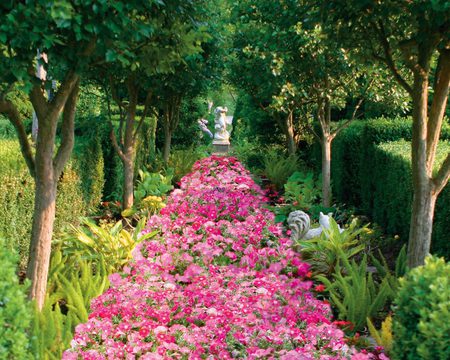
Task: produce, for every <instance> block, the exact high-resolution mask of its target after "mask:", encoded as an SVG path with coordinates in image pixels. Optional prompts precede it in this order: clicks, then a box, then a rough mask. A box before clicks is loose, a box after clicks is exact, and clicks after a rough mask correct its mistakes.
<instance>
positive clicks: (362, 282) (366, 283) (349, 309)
mask: <svg viewBox="0 0 450 360" xmlns="http://www.w3.org/2000/svg"><path fill="white" fill-rule="evenodd" d="M339 260H340V261H339V262H340V263H342V267H341V264H339V263H338V265H337V266H336V270H335V272H334V273H333V280H332V281H330V280H329V279H328V278H327V277H325V276H322V275H319V276H317V279H318V280H320V281H322V282H323V283H324V284H325V286H326V290H327V291H328V293H329V295H330V302H331V304H332V305H333V307H334V308H335V309H336V312H337V314H338V316H337V317H338V319H340V320H347V321H350V322H351V323H352V324H353V325H354V328H353V331H361V330H363V329H364V328H365V327H366V325H367V318H373V317H377V316H378V315H379V313H380V312H381V311H383V309H385V307H386V305H387V304H388V302H389V301H390V300H392V298H393V296H394V292H393V289H392V288H391V286H390V283H389V281H388V279H387V278H384V279H382V280H381V281H380V282H377V281H376V280H374V276H373V275H372V273H371V272H368V271H367V256H366V255H364V256H363V258H362V260H361V262H360V263H359V264H358V263H357V262H356V261H355V260H352V261H349V260H348V259H347V256H346V255H345V254H342V253H341V254H339Z"/></svg>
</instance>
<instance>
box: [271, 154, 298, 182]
mask: <svg viewBox="0 0 450 360" xmlns="http://www.w3.org/2000/svg"><path fill="white" fill-rule="evenodd" d="M263 163H264V169H263V174H264V175H265V176H266V177H267V178H268V179H269V180H270V182H271V183H272V184H274V185H275V187H276V188H277V190H282V189H283V186H284V184H285V183H286V181H287V180H288V178H289V177H290V176H291V175H292V174H293V173H294V172H295V171H296V170H298V168H299V158H298V156H296V155H289V156H285V155H284V154H283V153H280V152H279V151H277V150H275V149H270V150H268V151H267V152H266V154H265V155H264V158H263Z"/></svg>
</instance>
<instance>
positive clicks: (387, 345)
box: [367, 315, 393, 353]
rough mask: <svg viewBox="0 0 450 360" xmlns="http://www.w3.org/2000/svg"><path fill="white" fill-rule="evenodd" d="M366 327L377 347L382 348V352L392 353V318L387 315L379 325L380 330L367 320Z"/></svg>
mask: <svg viewBox="0 0 450 360" xmlns="http://www.w3.org/2000/svg"><path fill="white" fill-rule="evenodd" d="M367 326H368V328H369V333H370V336H372V337H373V338H374V339H375V341H376V342H377V344H378V345H379V346H382V347H383V349H384V351H386V352H387V353H390V352H391V351H392V344H393V336H392V316H391V315H388V316H387V317H386V319H384V321H383V322H382V323H381V329H380V330H377V329H376V328H375V325H374V324H373V323H372V321H371V320H370V319H369V318H367Z"/></svg>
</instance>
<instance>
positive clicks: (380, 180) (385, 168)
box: [311, 118, 450, 257]
mask: <svg viewBox="0 0 450 360" xmlns="http://www.w3.org/2000/svg"><path fill="white" fill-rule="evenodd" d="M411 131H412V121H411V119H410V118H394V119H386V118H379V119H372V120H360V121H355V122H354V123H352V124H351V125H350V126H349V127H348V128H347V129H345V130H344V131H342V132H341V133H340V134H339V136H338V137H337V138H336V139H335V140H334V141H333V143H332V162H331V178H332V183H333V195H334V196H335V198H336V199H337V200H338V201H339V202H343V203H347V204H351V205H353V206H356V207H357V208H359V209H360V210H361V211H362V212H363V213H365V214H367V215H369V216H371V217H372V219H373V220H374V221H375V222H377V223H379V224H380V225H381V226H383V227H384V228H385V229H386V230H387V232H388V233H390V234H393V235H394V234H398V235H400V237H401V239H402V240H403V241H407V239H408V235H409V222H410V215H411V206H410V205H411V201H412V185H411V165H410V160H409V159H410V146H409V145H406V141H410V140H411V135H412V134H411ZM402 140H403V141H402ZM441 140H444V141H443V144H442V146H441V148H442V149H444V148H443V147H445V146H447V145H446V144H448V141H449V140H450V126H449V124H448V123H445V124H444V126H443V129H442V132H441ZM397 141H400V143H399V144H397V145H395V144H393V143H392V142H397ZM389 142H390V143H391V144H390V145H386V146H384V145H381V146H380V144H383V143H389ZM400 144H403V145H400ZM389 147H391V149H390V150H389V149H388V148H389ZM442 151H444V153H445V149H444V150H442ZM444 155H445V154H444ZM441 156H442V154H441ZM311 158H312V159H314V160H315V164H316V165H317V166H320V146H316V147H315V148H313V149H312V151H311ZM449 192H450V189H448V186H447V188H445V189H444V191H443V193H441V195H440V196H439V199H438V202H437V205H436V210H435V221H434V228H433V241H432V249H433V251H434V252H435V253H437V254H439V255H443V256H446V257H449V256H450V245H449V243H450V241H449V240H450V238H449V235H448V231H447V230H446V229H445V225H447V226H448V220H447V219H449V218H450V197H449V196H450V194H449Z"/></svg>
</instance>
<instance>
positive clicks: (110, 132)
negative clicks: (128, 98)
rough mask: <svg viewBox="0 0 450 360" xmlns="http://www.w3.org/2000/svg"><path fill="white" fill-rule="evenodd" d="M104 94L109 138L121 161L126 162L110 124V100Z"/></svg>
mask: <svg viewBox="0 0 450 360" xmlns="http://www.w3.org/2000/svg"><path fill="white" fill-rule="evenodd" d="M105 93H106V106H107V108H108V124H109V138H110V139H111V142H112V144H113V147H114V149H115V150H116V152H117V154H118V155H119V157H120V158H121V159H122V160H123V161H125V160H126V158H125V155H124V153H123V151H122V149H121V148H120V146H119V144H118V142H117V137H116V133H115V132H114V126H113V123H112V115H111V100H110V99H109V95H108V92H105Z"/></svg>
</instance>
